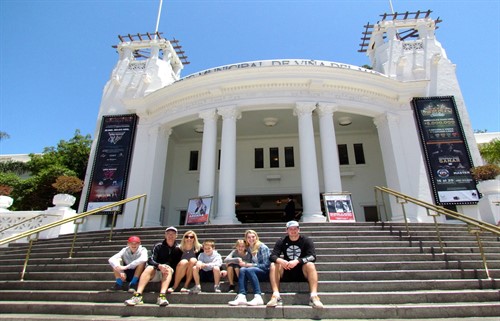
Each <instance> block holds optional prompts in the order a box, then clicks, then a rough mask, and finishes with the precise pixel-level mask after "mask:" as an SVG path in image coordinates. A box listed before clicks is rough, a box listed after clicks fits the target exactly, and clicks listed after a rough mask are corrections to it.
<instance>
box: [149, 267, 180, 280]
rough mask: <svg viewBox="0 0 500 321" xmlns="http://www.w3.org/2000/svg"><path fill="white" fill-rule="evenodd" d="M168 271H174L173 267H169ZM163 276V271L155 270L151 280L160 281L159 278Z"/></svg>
mask: <svg viewBox="0 0 500 321" xmlns="http://www.w3.org/2000/svg"><path fill="white" fill-rule="evenodd" d="M170 273H172V274H173V273H174V269H172V268H171V267H170ZM162 277H163V273H162V272H161V271H160V270H155V275H154V276H153V278H152V279H151V282H161V279H162Z"/></svg>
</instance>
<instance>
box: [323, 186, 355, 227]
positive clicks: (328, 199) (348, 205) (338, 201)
mask: <svg viewBox="0 0 500 321" xmlns="http://www.w3.org/2000/svg"><path fill="white" fill-rule="evenodd" d="M323 200H324V202H325V210H326V213H327V215H326V217H327V218H328V222H333V223H348V222H356V216H355V215H354V209H353V206H352V199H351V193H347V192H342V193H324V194H323Z"/></svg>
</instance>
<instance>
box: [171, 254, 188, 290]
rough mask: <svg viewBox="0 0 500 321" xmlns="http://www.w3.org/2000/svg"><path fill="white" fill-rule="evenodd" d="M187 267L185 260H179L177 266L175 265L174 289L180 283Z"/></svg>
mask: <svg viewBox="0 0 500 321" xmlns="http://www.w3.org/2000/svg"><path fill="white" fill-rule="evenodd" d="M187 269H188V261H187V260H181V261H180V262H179V263H178V264H177V266H176V267H175V280H174V286H173V288H174V290H175V289H177V288H178V287H179V284H180V283H181V280H182V278H183V277H184V276H186V274H187Z"/></svg>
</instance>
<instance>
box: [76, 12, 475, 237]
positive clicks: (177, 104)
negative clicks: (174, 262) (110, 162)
mask: <svg viewBox="0 0 500 321" xmlns="http://www.w3.org/2000/svg"><path fill="white" fill-rule="evenodd" d="M400 18H401V17H399V16H396V17H395V19H392V18H391V19H383V20H382V21H379V22H378V23H377V24H375V25H373V26H370V27H372V29H371V31H370V33H369V34H370V36H369V42H367V43H366V46H365V48H366V50H365V51H366V53H367V55H368V57H369V59H370V62H371V66H372V69H366V68H363V67H359V66H353V65H348V64H343V63H337V62H330V61H319V60H307V59H278V60H263V61H251V62H243V63H238V64H231V65H226V66H221V67H215V68H212V69H209V70H204V71H200V72H198V73H195V74H192V75H189V76H186V77H181V71H182V69H183V61H182V59H181V58H179V53H178V51H176V50H175V46H176V43H172V42H171V41H168V40H166V39H162V38H156V37H155V38H154V39H147V40H144V39H142V40H141V39H129V40H130V41H127V40H124V41H122V42H121V43H119V44H118V46H117V49H118V53H119V60H118V62H117V64H116V66H115V68H114V70H113V72H112V74H111V77H110V80H109V81H108V83H107V84H106V86H105V88H104V92H103V98H102V102H101V106H100V111H99V115H98V121H97V126H96V128H97V129H96V133H95V137H98V136H99V128H101V125H102V119H103V116H110V115H128V114H135V115H137V116H138V123H137V127H136V133H135V143H134V145H133V150H132V155H131V162H130V171H129V174H128V182H127V190H126V191H127V193H126V196H127V197H130V196H134V195H138V194H143V193H145V194H147V195H148V199H147V204H146V211H145V213H146V214H145V225H147V226H157V225H173V224H175V225H177V224H182V223H183V221H184V215H185V212H186V210H187V206H188V202H189V200H190V199H191V198H195V197H199V196H208V197H212V204H211V215H210V223H211V224H237V223H239V222H242V221H245V220H247V219H249V218H254V219H255V218H257V217H258V218H259V219H257V220H255V221H262V222H265V221H270V220H271V219H272V218H273V217H274V219H275V218H276V216H273V215H275V214H278V213H280V212H282V211H283V208H284V203H285V200H286V198H287V196H288V195H292V196H293V198H294V199H295V200H296V202H297V208H298V211H300V212H301V214H302V218H301V219H302V220H303V221H306V222H324V221H326V218H325V216H324V209H323V201H322V194H323V193H330V192H348V193H350V195H351V196H352V204H353V208H354V213H355V216H356V221H360V222H363V221H371V220H375V219H376V215H375V214H374V211H375V195H374V186H387V187H389V188H391V189H394V190H397V191H400V192H402V193H405V194H408V195H410V196H412V197H416V198H419V199H422V200H424V201H428V202H434V200H433V195H432V191H431V181H430V179H429V175H428V173H427V168H426V164H425V159H424V157H423V152H422V147H421V142H420V138H419V131H418V126H417V124H416V121H415V115H414V111H413V109H412V104H411V101H412V99H413V98H415V97H431V96H453V97H454V100H455V102H456V105H457V110H458V114H459V117H460V120H461V123H462V127H463V131H464V134H465V139H466V141H467V143H468V148H469V151H470V154H471V158H472V161H473V163H474V164H481V162H482V161H481V158H480V155H479V152H478V149H477V145H476V142H475V139H474V134H473V130H472V127H471V124H470V120H469V117H468V114H467V109H466V106H465V103H464V99H463V97H462V94H461V91H460V87H459V84H458V80H457V77H456V73H455V66H454V64H453V63H452V62H451V61H450V60H449V59H448V58H447V56H446V52H445V50H444V49H443V48H442V46H441V44H440V43H439V41H438V40H437V38H436V36H435V31H436V21H435V20H434V19H432V18H431V17H430V16H429V15H426V16H425V17H419V16H418V15H415V16H411V15H410V17H404V18H401V19H400ZM403 29H404V30H410V31H411V32H413V35H414V36H413V37H408V38H403V37H401V34H400V32H399V31H400V30H403ZM141 51H147V52H148V53H149V54H148V55H146V56H143V55H140V54H138V53H139V52H141ZM96 141H97V139H96ZM96 149H97V142H94V145H93V148H92V152H91V158H90V165H89V168H88V172H87V179H86V182H85V189H87V190H88V189H89V186H90V179H91V177H92V175H93V173H92V170H93V166H92V164H93V161H94V160H95V158H96ZM390 207H391V208H390V209H389V212H390V216H391V217H390V218H389V219H390V220H392V221H401V220H402V218H403V216H402V213H401V211H400V205H399V204H390ZM84 209H85V197H82V203H81V204H80V209H79V210H80V211H82V210H84ZM457 209H458V210H459V211H460V212H462V213H464V214H466V215H470V216H472V217H475V218H480V214H479V211H478V208H477V206H475V205H460V206H458V208H457ZM135 211H136V209H135V206H128V207H127V206H126V207H125V208H124V211H123V213H122V215H119V218H118V220H117V223H116V226H117V227H118V228H126V227H131V226H133V225H134V218H135ZM374 215H375V216H374ZM408 215H409V219H410V221H413V222H426V221H431V219H430V218H428V217H427V213H426V212H425V211H424V210H420V209H417V208H414V209H412V210H410V211H408ZM106 224H109V218H107V217H106V216H102V215H96V216H93V217H91V218H90V219H89V220H87V222H86V223H85V226H84V229H86V230H96V229H102V228H105V227H106Z"/></svg>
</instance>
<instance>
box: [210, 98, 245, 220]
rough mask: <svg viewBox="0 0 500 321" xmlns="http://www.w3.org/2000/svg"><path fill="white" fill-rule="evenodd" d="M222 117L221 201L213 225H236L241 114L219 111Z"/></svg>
mask: <svg viewBox="0 0 500 321" xmlns="http://www.w3.org/2000/svg"><path fill="white" fill-rule="evenodd" d="M218 113H219V115H221V116H222V137H221V159H220V171H219V200H218V211H217V217H216V218H215V219H213V220H211V221H212V223H213V224H236V223H239V222H238V220H237V219H236V211H235V206H234V202H235V200H236V120H238V119H240V118H241V113H240V112H239V111H238V109H237V108H236V107H222V108H219V109H218Z"/></svg>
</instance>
